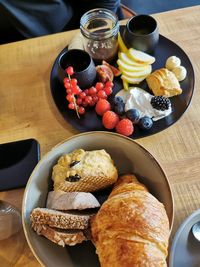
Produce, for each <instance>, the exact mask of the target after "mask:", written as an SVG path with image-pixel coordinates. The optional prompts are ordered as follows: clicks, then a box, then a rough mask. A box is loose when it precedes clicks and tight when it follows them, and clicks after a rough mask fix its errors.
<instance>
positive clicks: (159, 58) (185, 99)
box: [50, 35, 194, 139]
mask: <svg viewBox="0 0 200 267" xmlns="http://www.w3.org/2000/svg"><path fill="white" fill-rule="evenodd" d="M65 50H67V47H66V48H64V49H63V50H62V51H61V52H60V54H59V55H58V56H57V58H56V59H55V62H54V64H53V67H52V71H51V75H50V87H51V93H52V96H53V99H54V102H55V104H56V106H57V108H58V110H59V111H60V113H61V114H62V116H63V117H64V118H65V120H66V121H67V122H68V123H70V124H71V125H72V126H73V127H74V128H76V129H77V130H79V131H80V132H86V131H105V130H106V129H105V128H104V126H103V124H102V122H101V120H102V118H101V117H100V116H98V115H97V114H96V112H95V110H94V108H88V109H87V111H86V113H85V115H83V116H81V118H80V119H79V118H78V117H77V115H76V112H75V111H74V110H69V109H68V107H67V101H66V98H65V88H64V86H63V85H62V84H61V83H60V81H59V79H58V73H57V67H58V58H59V56H60V55H61V54H62V53H63V52H64V51H65ZM173 55H175V56H177V57H179V58H180V59H181V65H182V66H184V67H185V68H186V69H187V77H186V78H185V80H184V81H182V82H180V85H181V88H182V90H183V93H182V94H181V95H178V96H174V97H172V98H170V100H171V104H172V113H171V114H170V115H169V116H167V117H165V118H163V119H160V120H158V121H155V122H154V124H153V127H152V128H151V129H149V130H142V129H139V127H138V126H137V125H136V126H135V130H134V133H133V134H132V135H131V136H130V137H131V138H132V139H138V138H142V137H145V136H149V135H152V134H156V133H158V132H160V131H162V130H165V129H166V128H168V127H169V126H171V125H172V124H174V123H175V122H176V121H177V120H178V119H179V118H180V117H181V116H182V115H183V113H184V112H185V111H186V110H187V108H188V106H189V104H190V102H191V99H192V95H193V91H194V70H193V67H192V64H191V62H190V59H189V58H188V56H187V55H186V53H185V52H184V51H183V50H182V49H181V48H180V47H179V46H178V45H177V44H175V43H174V42H172V41H171V40H169V39H167V38H166V37H164V36H162V35H160V37H159V43H158V45H157V47H156V49H155V51H154V54H153V56H154V57H155V58H156V61H155V63H154V64H153V65H152V71H154V70H156V69H159V68H162V67H164V66H165V62H166V60H167V58H168V57H170V56H173ZM137 87H140V88H142V89H144V90H146V91H148V92H149V93H150V90H149V88H148V86H147V83H146V81H143V82H141V83H140V84H139V85H137ZM122 88H123V85H122V80H121V79H120V77H117V78H115V79H114V88H113V94H112V96H110V98H108V100H109V101H110V103H111V104H112V101H113V98H114V96H115V94H117V92H118V91H120V90H121V89H122Z"/></svg>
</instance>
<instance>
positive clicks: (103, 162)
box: [52, 149, 118, 192]
mask: <svg viewBox="0 0 200 267" xmlns="http://www.w3.org/2000/svg"><path fill="white" fill-rule="evenodd" d="M117 178H118V173H117V169H116V167H115V166H114V163H113V160H112V159H111V157H110V155H109V154H108V153H107V152H106V151H105V150H104V149H101V150H93V151H85V150H83V149H77V150H74V151H73V152H71V153H69V154H66V155H63V156H62V157H60V158H59V160H58V163H57V164H56V165H55V166H54V167H53V173H52V179H53V181H54V190H62V191H65V192H94V191H96V190H99V189H102V188H105V187H107V186H109V185H112V184H113V183H115V182H116V180H117Z"/></svg>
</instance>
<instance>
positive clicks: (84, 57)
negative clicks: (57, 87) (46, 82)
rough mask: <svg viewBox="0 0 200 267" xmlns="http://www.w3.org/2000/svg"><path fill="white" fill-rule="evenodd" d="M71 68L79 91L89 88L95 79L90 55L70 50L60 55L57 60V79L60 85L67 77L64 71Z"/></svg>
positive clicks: (77, 50) (94, 70)
mask: <svg viewBox="0 0 200 267" xmlns="http://www.w3.org/2000/svg"><path fill="white" fill-rule="evenodd" d="M69 66H72V67H73V69H74V74H73V75H72V78H76V79H77V81H78V85H79V87H80V88H81V89H86V88H89V87H91V86H92V85H93V84H94V82H95V79H96V68H95V65H94V62H93V60H92V58H91V57H90V55H89V54H88V53H87V52H86V51H83V50H80V49H71V50H68V51H65V52H64V53H62V54H61V56H60V57H59V59H58V78H59V80H60V82H61V83H63V79H64V78H65V77H67V74H66V72H65V69H66V68H67V67H69Z"/></svg>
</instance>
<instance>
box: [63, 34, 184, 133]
mask: <svg viewBox="0 0 200 267" xmlns="http://www.w3.org/2000/svg"><path fill="white" fill-rule="evenodd" d="M84 38H85V37H84V34H82V35H81V34H80V32H79V33H77V34H76V35H75V36H74V37H73V39H72V41H71V43H70V44H69V49H74V48H77V47H79V48H80V49H84V46H83V42H84ZM117 42H118V58H117V59H115V61H114V63H113V61H112V63H108V62H106V61H105V59H106V58H104V57H103V52H102V51H101V50H99V51H98V53H100V54H101V56H102V61H101V62H98V64H97V65H96V71H97V80H96V82H95V84H94V85H93V86H92V87H91V88H88V89H86V90H82V89H81V88H80V87H79V85H78V84H79V81H77V80H76V79H73V78H71V76H72V75H73V73H72V75H71V74H70V72H68V71H67V69H66V73H67V75H68V77H66V78H65V79H64V81H63V83H64V87H65V88H66V100H67V102H68V108H69V109H70V110H74V111H75V112H76V114H77V117H78V118H79V119H81V116H82V115H84V114H85V113H86V112H87V110H86V109H88V110H92V109H93V110H94V112H96V113H97V114H98V116H101V117H102V119H101V123H102V126H103V127H104V128H105V129H106V130H111V131H116V132H117V133H119V134H123V135H125V136H132V137H134V133H135V127H136V128H138V127H139V129H141V130H145V131H146V130H149V129H151V128H152V127H153V122H154V121H157V120H160V119H163V118H166V117H167V116H169V115H170V114H171V113H172V112H173V111H175V110H176V107H175V106H174V101H172V103H171V100H169V99H168V98H172V97H176V96H178V95H180V94H182V92H183V89H182V85H181V84H180V82H181V81H183V80H184V79H185V78H186V76H187V70H186V68H185V67H184V66H182V65H181V64H182V62H181V58H179V57H178V56H176V55H172V56H169V57H168V58H166V60H165V62H164V63H163V66H161V67H160V68H158V69H155V65H153V64H154V63H155V62H156V57H155V56H153V55H150V54H148V53H146V52H143V51H140V50H137V49H135V48H134V47H130V48H127V46H126V45H125V42H124V40H123V38H122V36H121V33H120V32H118V38H117ZM88 43H89V41H88ZM155 54H156V53H155ZM159 65H160V64H159ZM115 77H116V78H117V80H118V81H119V79H120V80H121V84H122V88H119V89H118V88H117V92H116V90H115V81H116V78H115ZM138 84H139V85H138ZM135 86H138V87H140V89H138V88H137V89H135V90H133V88H135ZM122 91H124V94H126V91H127V94H126V95H127V96H128V99H127V100H126V101H124V99H122V100H123V101H122V100H119V98H118V96H121V94H122ZM122 98H123V97H122ZM172 106H173V109H172ZM90 112H91V111H90ZM137 132H138V131H137ZM145 135H146V134H145Z"/></svg>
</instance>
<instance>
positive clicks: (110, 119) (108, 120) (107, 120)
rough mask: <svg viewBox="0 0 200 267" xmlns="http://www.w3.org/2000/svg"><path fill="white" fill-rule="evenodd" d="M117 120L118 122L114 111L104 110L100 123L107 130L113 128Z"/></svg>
mask: <svg viewBox="0 0 200 267" xmlns="http://www.w3.org/2000/svg"><path fill="white" fill-rule="evenodd" d="M118 122H119V117H118V115H117V114H116V113H115V112H113V111H106V112H105V113H104V114H103V119H102V123H103V126H104V127H105V128H106V129H108V130H112V129H114V128H115V126H116V125H117V123H118Z"/></svg>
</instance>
